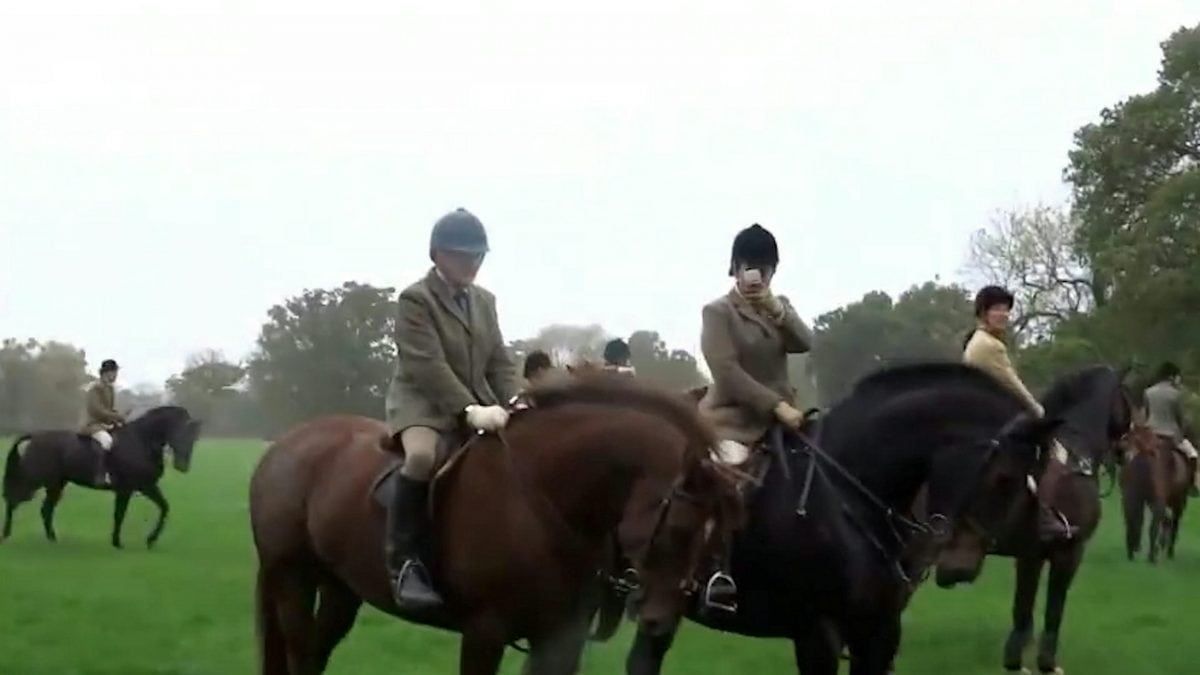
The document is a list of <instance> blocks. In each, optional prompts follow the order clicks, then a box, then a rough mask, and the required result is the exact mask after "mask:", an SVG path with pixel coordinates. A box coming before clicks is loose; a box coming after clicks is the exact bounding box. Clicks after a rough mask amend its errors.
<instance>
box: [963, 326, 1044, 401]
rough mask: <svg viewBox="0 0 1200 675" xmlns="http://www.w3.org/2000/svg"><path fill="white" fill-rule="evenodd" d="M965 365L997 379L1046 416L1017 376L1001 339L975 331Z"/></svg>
mask: <svg viewBox="0 0 1200 675" xmlns="http://www.w3.org/2000/svg"><path fill="white" fill-rule="evenodd" d="M963 363H966V364H967V365H970V366H975V367H976V368H978V369H980V370H982V371H984V372H985V373H987V374H989V375H991V376H992V377H994V378H996V380H998V381H999V382H1000V383H1001V384H1003V385H1004V386H1005V387H1007V388H1009V389H1010V390H1012V392H1013V393H1014V394H1016V395H1017V396H1019V397H1021V400H1023V401H1024V402H1025V405H1026V406H1028V407H1029V409H1030V410H1032V411H1034V412H1036V413H1037V414H1038V415H1039V416H1041V415H1043V414H1045V411H1044V410H1043V408H1042V404H1041V403H1040V402H1039V401H1038V400H1037V397H1036V396H1034V395H1033V394H1032V393H1031V392H1030V391H1029V389H1028V388H1027V387H1026V386H1025V383H1024V382H1022V381H1021V378H1020V377H1018V376H1017V370H1016V368H1014V367H1013V364H1012V361H1011V360H1010V359H1009V358H1008V346H1007V345H1005V344H1004V341H1003V340H1001V339H1000V338H998V337H996V336H995V335H992V334H991V333H989V332H987V331H986V330H983V329H982V328H977V329H975V332H974V333H973V334H972V335H971V339H970V340H969V341H968V342H967V346H966V349H964V350H963Z"/></svg>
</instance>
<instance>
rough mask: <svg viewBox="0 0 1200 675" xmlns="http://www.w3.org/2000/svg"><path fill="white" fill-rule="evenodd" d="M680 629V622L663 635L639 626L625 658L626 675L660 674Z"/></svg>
mask: <svg viewBox="0 0 1200 675" xmlns="http://www.w3.org/2000/svg"><path fill="white" fill-rule="evenodd" d="M678 631H679V624H678V623H676V624H675V625H674V626H671V627H670V628H669V629H668V630H667V631H666V632H665V633H663V634H661V635H650V634H649V633H646V632H645V631H643V630H641V629H640V628H639V629H638V632H637V636H636V637H634V639H633V646H632V647H631V648H630V649H629V656H628V657H626V659H625V673H626V675H658V673H659V672H661V671H662V664H663V659H665V658H666V657H667V651H668V650H670V649H671V644H672V643H673V642H675V633H677V632H678Z"/></svg>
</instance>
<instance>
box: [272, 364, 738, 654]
mask: <svg viewBox="0 0 1200 675" xmlns="http://www.w3.org/2000/svg"><path fill="white" fill-rule="evenodd" d="M529 397H530V399H531V400H532V403H533V407H532V408H531V409H529V410H526V411H522V412H518V413H516V414H514V415H513V417H512V419H511V420H510V422H509V425H508V427H507V428H506V429H505V430H504V432H503V433H502V434H501V435H500V436H492V435H486V436H485V435H477V436H475V437H473V438H472V440H471V441H470V442H469V443H468V444H467V447H466V448H465V449H464V450H462V451H461V452H460V453H458V454H457V455H456V457H455V458H454V459H452V460H451V461H450V462H449V464H448V465H447V466H446V467H444V468H443V469H442V470H441V471H440V472H439V475H438V476H437V478H435V481H434V485H433V489H432V496H431V498H430V508H431V511H432V518H433V527H432V530H433V533H434V534H433V538H434V540H435V541H434V542H433V544H432V555H431V556H428V559H429V560H430V562H431V565H430V571H431V572H432V574H433V576H434V578H435V583H436V584H437V585H438V586H439V590H440V591H441V592H442V593H443V595H444V596H445V597H446V599H447V611H446V612H445V613H444V614H441V615H438V616H401V614H400V613H399V610H398V608H397V607H396V606H395V605H394V604H393V602H392V596H391V592H390V590H389V587H388V579H387V573H386V571H385V568H384V557H383V532H384V518H385V515H384V509H383V508H382V507H380V506H378V505H377V502H376V500H375V499H374V498H373V496H372V494H371V492H372V486H373V485H374V483H375V481H376V480H377V479H378V478H379V477H380V476H381V475H382V474H383V472H384V471H385V470H386V469H387V468H388V467H389V465H391V464H393V463H395V461H396V457H395V456H394V454H393V453H394V452H395V451H396V450H397V449H396V448H395V447H394V446H393V443H392V440H391V438H390V437H389V436H388V431H387V429H386V427H385V426H384V425H383V424H382V423H380V422H378V421H375V420H372V419H367V418H362V417H349V416H339V417H325V418H321V419H317V420H314V421H311V422H309V423H307V424H304V425H301V426H299V427H297V428H295V429H293V430H292V431H290V432H289V433H287V434H286V435H284V436H283V437H281V438H280V439H279V440H277V441H276V442H275V443H274V444H273V445H272V446H271V448H269V449H268V451H267V452H266V454H265V455H264V456H263V458H262V460H261V462H260V464H259V466H258V467H257V469H256V470H255V472H254V476H253V478H252V481H251V486H250V520H251V526H252V528H253V532H254V540H255V545H256V547H257V550H258V556H259V572H258V584H257V599H258V624H259V641H260V647H261V655H262V662H261V671H262V672H263V673H264V674H267V675H284V674H287V675H309V674H312V673H320V672H323V671H324V669H325V667H326V664H327V663H328V661H329V658H330V655H331V654H332V652H333V649H334V647H335V646H336V645H337V644H338V642H339V641H340V640H341V639H342V638H343V637H344V636H345V635H346V634H347V633H348V632H349V630H350V628H351V627H352V626H353V623H354V620H355V615H356V613H357V611H358V609H359V607H360V606H361V604H362V602H364V601H365V602H368V603H370V604H371V605H373V606H375V607H377V608H379V609H380V610H382V611H384V612H388V613H391V614H393V615H396V616H400V617H401V618H404V619H407V620H410V621H414V622H416V623H422V624H426V625H432V626H436V627H441V628H446V629H450V630H454V631H458V632H460V633H461V634H462V640H461V647H460V655H459V663H460V666H459V667H460V672H461V673H463V674H464V675H493V674H494V673H495V672H496V671H497V668H498V667H499V664H500V661H501V658H502V656H503V653H504V650H505V646H506V645H508V644H510V643H512V642H513V641H515V640H518V639H522V638H524V639H528V641H529V643H530V649H531V653H530V658H529V661H528V663H527V668H528V672H531V673H535V674H537V675H559V674H564V675H565V674H567V673H573V672H575V670H576V669H577V666H578V660H579V657H580V654H581V652H582V649H583V645H584V642H585V640H586V637H587V633H588V628H589V623H590V621H591V617H592V615H593V614H594V609H595V607H596V604H595V602H594V600H595V598H596V597H597V595H596V594H595V593H594V592H595V591H596V590H597V586H598V584H599V583H601V582H602V581H603V579H604V578H605V577H604V576H602V575H601V572H602V570H605V569H606V566H607V564H608V561H609V560H610V559H612V558H613V557H614V556H613V553H614V552H613V550H612V546H613V542H614V540H615V541H616V542H617V545H618V546H619V549H620V552H621V553H623V554H624V555H625V556H627V557H628V558H629V559H631V560H632V561H634V562H635V565H636V568H637V572H638V575H639V578H640V583H641V588H642V590H643V592H644V593H645V594H646V597H647V598H648V602H647V603H646V604H645V605H644V606H643V607H642V610H641V616H640V618H641V620H642V622H643V625H644V626H648V627H650V629H651V630H653V628H654V626H656V625H660V624H662V623H664V622H666V621H667V620H668V619H669V618H670V617H673V616H674V615H676V614H677V613H678V612H679V611H680V607H681V606H682V604H683V603H684V601H685V594H686V591H687V590H688V589H687V583H685V582H687V581H688V580H690V579H692V578H693V577H694V572H695V569H696V567H697V565H699V564H700V560H701V559H702V558H703V557H705V556H706V555H708V553H707V551H708V546H709V545H717V544H719V542H721V541H723V539H724V537H725V536H727V534H728V533H729V532H730V531H731V530H732V529H733V528H735V527H736V526H737V524H738V521H739V519H740V516H741V506H740V501H739V499H738V495H737V492H736V489H735V485H734V482H733V481H732V480H731V479H730V478H728V477H727V476H726V474H725V472H723V471H722V470H721V469H720V468H719V467H718V466H716V465H714V464H713V462H712V461H711V459H710V453H711V451H712V448H713V447H714V441H713V437H712V434H711V432H710V431H709V429H708V428H707V427H706V426H705V425H704V424H703V423H702V422H701V420H700V419H699V417H698V416H697V415H696V413H695V411H694V410H692V409H690V408H689V407H688V406H686V405H685V404H683V402H681V401H679V400H678V397H675V396H672V395H670V394H666V393H663V392H659V391H655V390H651V389H648V388H646V387H644V386H642V385H639V384H637V383H635V382H633V381H631V380H628V379H626V380H625V381H622V382H616V381H613V378H601V379H596V380H587V381H579V382H574V383H570V384H567V385H564V386H559V387H555V388H553V389H544V390H541V391H534V392H532V393H530V394H529ZM710 532H711V535H710V534H709V533H710ZM614 535H617V536H616V537H615V539H614ZM396 665H397V668H396V672H415V671H414V670H411V669H409V670H407V671H406V670H405V668H404V664H402V663H401V664H396Z"/></svg>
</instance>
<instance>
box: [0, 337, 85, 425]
mask: <svg viewBox="0 0 1200 675" xmlns="http://www.w3.org/2000/svg"><path fill="white" fill-rule="evenodd" d="M90 381H91V377H90V376H89V375H88V373H87V358H86V356H85V355H84V352H83V350H81V349H78V348H77V347H75V346H73V345H70V344H66V343H63V342H55V341H49V342H38V341H37V340H25V341H20V340H16V339H11V338H9V339H5V340H4V341H3V343H0V429H4V430H8V431H17V430H28V429H33V428H38V427H53V428H63V427H74V426H76V425H78V424H79V421H80V414H81V412H82V410H83V390H84V388H85V387H86V386H87V384H88V382H90Z"/></svg>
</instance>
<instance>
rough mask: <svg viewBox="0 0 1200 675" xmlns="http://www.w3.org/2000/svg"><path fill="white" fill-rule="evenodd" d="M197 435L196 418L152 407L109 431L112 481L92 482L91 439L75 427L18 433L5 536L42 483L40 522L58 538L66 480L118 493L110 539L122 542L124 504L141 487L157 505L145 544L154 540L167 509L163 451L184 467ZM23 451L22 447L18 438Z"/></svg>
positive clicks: (9, 464)
mask: <svg viewBox="0 0 1200 675" xmlns="http://www.w3.org/2000/svg"><path fill="white" fill-rule="evenodd" d="M199 435H200V421H199V420H194V419H192V418H191V416H190V415H189V414H188V411H187V410H185V409H183V408H180V407H178V406H163V407H159V408H154V409H152V410H150V411H148V412H146V414H145V415H142V416H141V417H139V418H137V419H135V420H133V421H131V422H129V423H128V424H126V425H125V426H122V427H120V428H119V429H117V430H116V431H114V432H113V447H112V450H111V451H110V452H109V457H108V468H109V472H110V474H111V476H112V485H111V487H108V486H103V487H101V486H97V485H96V484H95V474H96V471H95V467H96V453H97V452H99V449H98V448H97V447H96V445H95V441H93V440H92V439H91V438H89V437H87V436H83V435H81V434H78V433H76V432H73V431H41V432H37V433H33V434H26V435H24V436H21V437H20V438H18V439H17V440H16V441H15V442H14V443H13V445H12V449H11V450H10V451H9V453H8V460H7V461H6V463H5V469H4V501H5V504H6V511H5V517H4V536H3V537H0V540H2V539H5V538H8V537H9V536H10V535H11V534H12V523H13V513H14V512H15V511H16V510H17V505H19V504H21V503H22V502H27V501H29V500H31V499H33V497H34V495H35V494H36V493H37V491H38V490H39V489H41V488H45V489H46V497H45V499H44V500H43V502H42V523H43V524H44V526H45V528H46V538H48V539H49V540H50V541H57V538H58V537H57V534H56V533H55V531H54V508H55V506H57V505H58V501H59V499H60V498H61V497H62V493H63V489H64V488H65V487H66V485H67V483H75V484H76V485H82V486H84V487H89V488H92V489H103V490H112V491H113V493H114V495H115V496H116V508H115V510H114V512H113V530H112V545H113V546H115V547H117V548H120V547H121V523H122V522H123V521H124V520H125V509H126V508H127V507H128V506H129V498H130V497H131V496H132V495H133V493H134V492H140V493H142V494H143V495H145V496H146V497H147V498H148V499H149V500H150V501H152V502H154V504H155V505H156V506H158V522H157V523H156V524H155V526H154V529H153V531H151V533H150V536H149V537H148V538H147V539H146V545H147V546H148V547H149V546H154V544H155V542H157V541H158V538H159V536H160V535H162V530H163V526H164V525H165V524H166V520H167V511H168V509H169V507H168V505H167V500H166V498H164V497H163V494H162V491H161V490H159V488H158V481H159V479H160V478H162V475H163V451H164V447H165V446H170V448H171V450H172V453H171V454H172V458H173V463H174V465H175V468H176V469H177V470H178V471H180V472H182V473H186V472H187V470H188V468H189V467H190V465H191V461H192V446H193V445H194V444H195V442H196V439H197V437H199ZM26 441H28V444H27V445H25V452H24V453H22V452H21V444H22V443H25V442H26Z"/></svg>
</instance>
